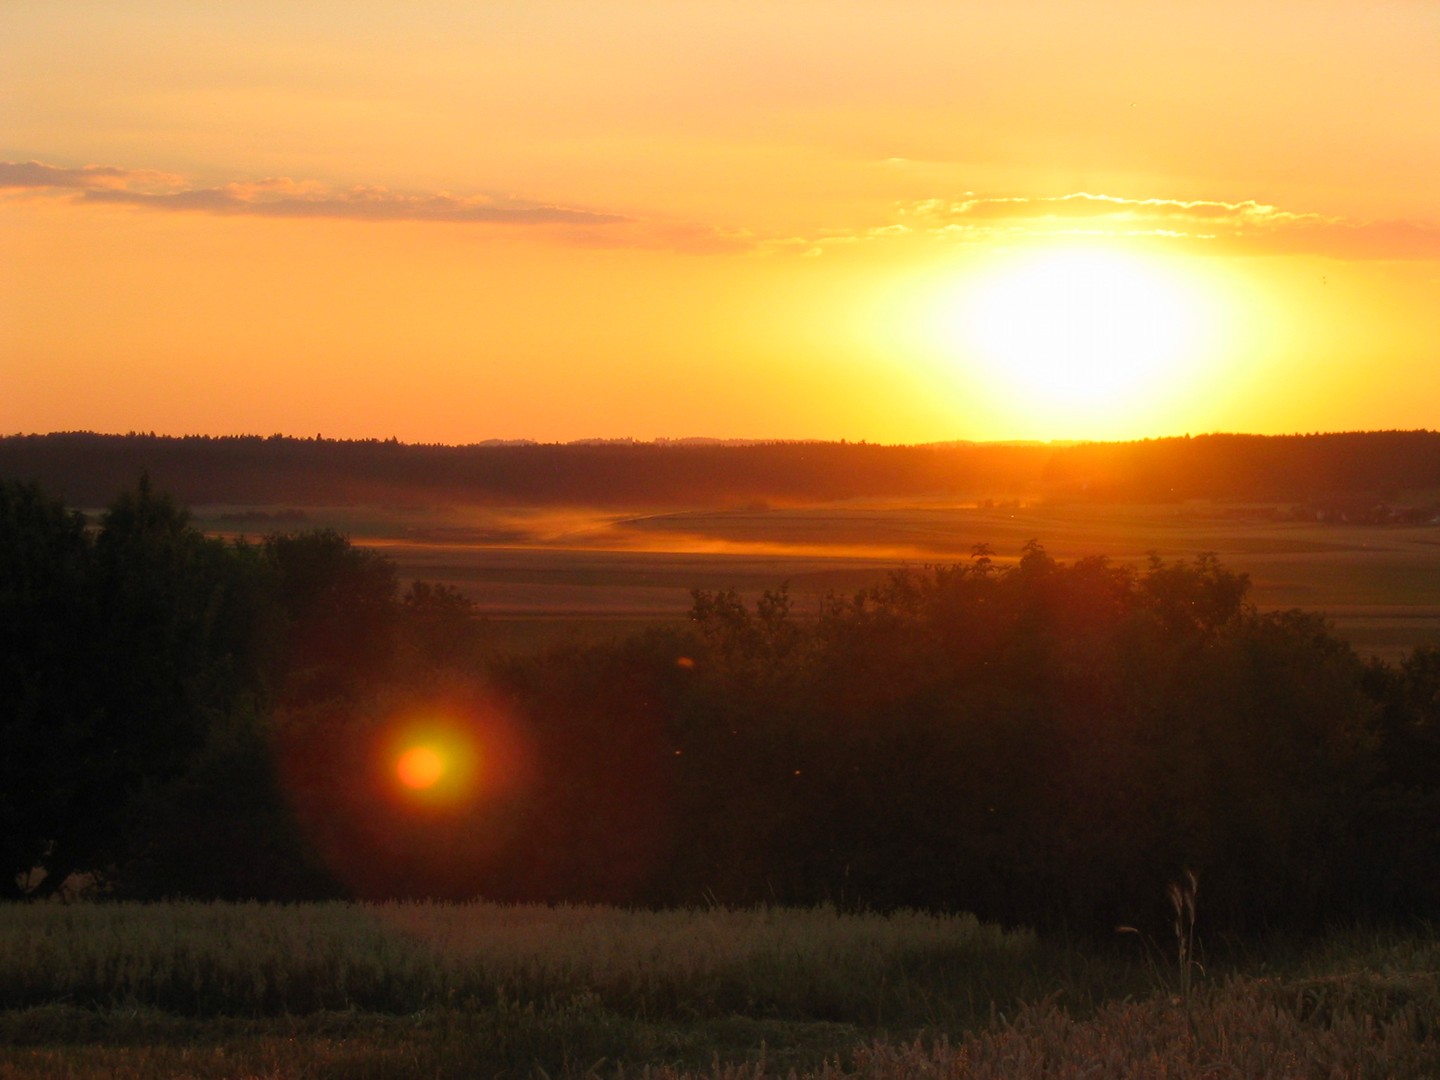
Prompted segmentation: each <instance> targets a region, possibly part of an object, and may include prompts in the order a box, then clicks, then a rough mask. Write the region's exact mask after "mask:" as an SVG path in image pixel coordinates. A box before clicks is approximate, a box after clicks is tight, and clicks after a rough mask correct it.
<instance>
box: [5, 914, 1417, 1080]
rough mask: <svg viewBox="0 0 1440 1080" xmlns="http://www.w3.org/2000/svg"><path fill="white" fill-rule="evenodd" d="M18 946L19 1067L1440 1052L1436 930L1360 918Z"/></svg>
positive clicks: (1198, 1068) (828, 924)
mask: <svg viewBox="0 0 1440 1080" xmlns="http://www.w3.org/2000/svg"><path fill="white" fill-rule="evenodd" d="M0 946H4V947H3V948H0V1076H3V1077H5V1078H6V1080H13V1078H18V1077H26V1078H43V1080H51V1078H54V1077H59V1076H64V1077H71V1078H86V1080H88V1078H91V1077H94V1078H96V1080H99V1078H105V1080H112V1078H115V1077H124V1078H130V1080H168V1078H170V1077H175V1076H187V1077H213V1078H221V1077H224V1078H237V1080H238V1078H242V1077H246V1078H248V1077H260V1076H263V1077H286V1078H295V1077H315V1078H325V1080H334V1078H337V1077H340V1078H346V1077H356V1078H359V1077H366V1078H370V1080H384V1078H396V1080H399V1078H405V1077H427V1078H431V1080H436V1078H446V1080H451V1078H453V1080H462V1078H463V1080H472V1078H475V1077H550V1078H558V1077H590V1076H622V1075H625V1076H635V1075H648V1076H652V1077H681V1076H694V1077H712V1078H715V1080H720V1078H722V1077H728V1078H737V1080H738V1078H747V1080H750V1078H753V1080H761V1078H764V1077H786V1076H797V1077H803V1078H809V1077H830V1078H835V1080H839V1078H842V1077H843V1078H855V1080H862V1078H863V1080H878V1078H882V1077H894V1078H896V1080H899V1078H901V1077H914V1076H924V1077H936V1078H941V1077H943V1078H952V1080H979V1078H989V1077H997V1078H998V1077H1004V1078H1007V1080H1013V1078H1017V1077H1018V1078H1038V1077H1042V1076H1043V1077H1048V1078H1051V1080H1080V1078H1082V1077H1089V1078H1093V1077H1097V1076H1102V1077H1107V1078H1108V1077H1155V1078H1157V1080H1158V1078H1162V1077H1163V1078H1169V1080H1199V1078H1201V1077H1205V1078H1213V1077H1216V1076H1221V1077H1236V1078H1239V1077H1245V1078H1250V1077H1263V1076H1283V1077H1287V1078H1291V1080H1302V1078H1305V1080H1308V1078H1315V1080H1329V1078H1332V1077H1337V1076H1343V1077H1347V1078H1363V1080H1429V1078H1431V1077H1433V1076H1435V1075H1436V1070H1437V1068H1440V1027H1437V1025H1440V975H1437V971H1440V943H1437V941H1436V939H1435V937H1434V935H1433V934H1432V933H1428V932H1419V933H1417V932H1411V933H1408V934H1403V935H1402V934H1393V933H1386V934H1377V933H1369V934H1363V935H1362V934H1357V933H1354V932H1351V933H1348V934H1339V935H1334V936H1331V937H1330V938H1328V939H1327V940H1325V941H1324V942H1323V943H1315V944H1311V945H1309V946H1307V947H1305V948H1302V949H1298V950H1297V949H1293V948H1292V949H1290V950H1286V951H1281V950H1276V949H1273V948H1272V949H1269V950H1266V951H1259V950H1255V949H1252V950H1249V951H1247V953H1246V954H1245V956H1244V963H1243V965H1242V967H1243V970H1237V967H1236V965H1235V964H1234V963H1233V962H1231V963H1226V962H1221V961H1212V962H1211V963H1210V964H1209V966H1208V968H1206V969H1205V970H1203V971H1201V970H1200V969H1198V968H1191V969H1185V968H1182V967H1180V966H1179V965H1178V963H1177V962H1176V960H1175V958H1174V957H1172V958H1170V959H1169V960H1168V961H1167V960H1165V959H1164V958H1161V957H1159V956H1156V957H1155V958H1154V959H1155V961H1156V962H1155V964H1154V965H1153V966H1148V967H1147V966H1146V965H1145V964H1144V963H1143V962H1141V961H1140V957H1139V954H1138V953H1137V952H1134V951H1129V952H1125V951H1116V950H1108V951H1106V952H1097V951H1094V950H1086V949H1081V948H1077V947H1075V946H1073V945H1065V944H1063V943H1058V942H1056V941H1054V940H1050V941H1042V940H1041V939H1038V938H1037V937H1036V936H1035V935H1034V934H1032V933H1029V932H1002V931H1000V930H998V929H996V928H995V927H991V926H984V925H981V924H980V923H978V922H976V920H975V919H974V918H973V917H970V916H948V917H947V916H933V915H921V914H917V913H914V912H901V913H895V914H891V915H886V916H880V915H873V914H872V915H847V914H843V913H840V912H837V911H835V910H834V909H810V910H795V909H786V910H781V909H775V908H764V909H750V910H743V911H733V910H725V909H718V908H717V909H710V910H707V911H693V910H692V911H661V912H637V911H622V910H618V909H615V908H595V907H545V906H540V907H535V906H514V905H489V904H457V905H433V904H384V905H358V904H340V903H329V904H314V905H253V904H249V905H224V904H186V903H168V904H148V905H137V904H103V905H101V904H89V905H87V904H75V905H55V904H42V905H19V904H15V905H9V906H8V907H5V908H0ZM1187 971H1188V973H1189V977H1188V978H1187V977H1185V973H1186V972H1187ZM792 1070H793V1071H792Z"/></svg>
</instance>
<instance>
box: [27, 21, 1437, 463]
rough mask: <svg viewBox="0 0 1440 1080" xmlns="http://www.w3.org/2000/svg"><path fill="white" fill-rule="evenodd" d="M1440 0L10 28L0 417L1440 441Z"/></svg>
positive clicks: (125, 423)
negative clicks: (1438, 371) (1388, 436)
mask: <svg viewBox="0 0 1440 1080" xmlns="http://www.w3.org/2000/svg"><path fill="white" fill-rule="evenodd" d="M1437 40H1440V8H1437V7H1436V6H1434V5H1431V4H1426V3H1420V2H1414V0H1411V2H1390V3H1381V4H1366V5H1356V4H1348V3H1340V2H1337V0H1324V2H1306V3H1303V4H1302V3H1298V2H1278V3H1270V4H1265V5H1262V6H1259V7H1257V6H1255V5H1252V4H1243V5H1242V4H1239V3H1236V2H1233V0H1223V2H1217V3H1210V4H1205V5H1198V4H1195V5H1177V6H1170V5H1167V6H1164V7H1160V6H1157V5H1152V4H1141V3H1136V2H1123V0H1106V2H1103V3H1095V4H1085V5H1072V4H1064V3H1056V2H1036V0H1030V2H1019V3H1010V4H1004V5H978V4H951V3H939V2H931V0H910V2H907V3H904V4H902V5H898V6H897V5H886V6H882V5H877V4H869V3H850V2H840V3H837V2H833V0H830V2H826V3H824V4H821V3H813V2H793V3H780V4H775V3H765V4H760V3H753V2H748V0H747V2H737V3H730V4H725V5H719V4H704V3H696V2H690V0H683V2H657V0H636V2H624V3H621V2H610V3H598V4H597V3H578V2H574V0H553V2H547V3H543V4H537V3H532V2H517V3H487V4H483V5H482V4H472V3H458V2H445V0H425V2H421V3H415V4H408V5H393V4H383V3H378V2H374V0H359V2H347V3H338V2H333V0H316V2H313V3H307V4H305V5H300V6H296V5H289V4H278V3H269V2H265V3H250V4H242V5H193V4H181V3H177V2H174V0H149V2H145V3H134V4H125V5H118V6H117V5H110V4H101V3H94V2H86V0H56V2H53V3H47V4H43V5H41V4H10V5H6V6H5V7H4V9H3V10H0V115H3V116H4V118H5V122H4V124H3V134H0V238H3V239H0V243H3V245H4V253H5V255H4V258H3V259H0V325H3V327H4V330H3V337H0V384H3V393H0V431H6V432H17V431H21V432H43V431H56V430H95V431H117V432H123V431H129V430H142V431H148V430H154V431H156V432H159V433H161V434H184V433H196V432H198V433H209V434H228V433H247V432H248V433H259V434H269V433H271V432H281V433H285V434H291V435H313V434H315V433H316V432H317V431H320V432H323V433H324V434H325V435H327V436H330V437H341V438H350V437H382V438H383V437H388V436H397V437H399V438H400V439H401V440H403V441H412V442H450V443H468V442H474V441H478V440H482V439H487V438H533V439H539V440H569V439H575V438H583V437H589V436H607V437H615V436H637V437H640V438H651V437H655V436H687V435H717V436H727V437H745V438H755V437H758V438H823V439H840V438H848V439H852V440H856V439H869V440H872V441H888V442H925V441H932V440H942V439H956V438H964V439H980V440H990V439H1077V438H1079V439H1124V438H1136V437H1146V436H1158V435H1170V434H1183V433H1184V432H1186V431H1196V432H1199V431H1215V430H1227V431H1247V432H1256V433H1277V432H1289V431H1314V430H1346V429H1348V430H1355V429H1380V428H1384V429H1390V428H1416V427H1428V426H1433V424H1434V418H1435V416H1436V415H1437V412H1440V380H1436V379H1435V378H1434V376H1433V370H1434V362H1435V360H1436V358H1437V350H1436V345H1437V341H1436V337H1437V335H1436V323H1435V319H1434V312H1435V311H1437V310H1440V194H1437V191H1440V188H1437V186H1436V185H1435V183H1433V180H1434V178H1435V177H1436V176H1437V175H1440V125H1436V124H1435V123H1434V103H1435V102H1436V101H1437V100H1440V66H1437V65H1436V64H1435V63H1434V43H1435V42H1436V41H1437Z"/></svg>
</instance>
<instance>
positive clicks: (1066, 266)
mask: <svg viewBox="0 0 1440 1080" xmlns="http://www.w3.org/2000/svg"><path fill="white" fill-rule="evenodd" d="M937 302H938V303H939V304H940V305H942V310H941V311H940V312H939V315H938V317H937V319H936V332H937V334H938V335H939V336H940V337H941V339H942V341H943V343H944V347H945V348H946V349H947V350H948V351H950V352H952V353H953V355H954V357H955V359H956V361H957V362H962V363H964V364H966V365H967V369H968V370H969V371H971V372H972V373H973V374H974V376H975V378H976V379H977V381H978V382H979V383H981V384H982V385H984V386H986V387H987V388H988V390H989V391H990V393H991V394H992V395H993V396H994V397H996V398H997V399H998V400H1000V401H1002V402H1004V403H1005V405H1006V406H1008V408H1010V409H1011V410H1013V411H1016V412H1030V413H1032V414H1041V415H1045V416H1047V417H1049V418H1050V419H1051V420H1052V422H1053V423H1054V424H1055V426H1057V427H1074V426H1075V425H1082V426H1088V425H1099V426H1100V427H1101V428H1102V430H1101V431H1099V432H1094V433H1095V434H1101V435H1103V434H1104V433H1105V432H1104V431H1103V428H1104V426H1105V425H1108V424H1123V423H1124V422H1125V421H1126V419H1127V418H1128V417H1131V416H1133V415H1135V414H1137V413H1144V412H1146V411H1147V410H1159V409H1161V408H1163V406H1164V404H1165V403H1166V402H1167V401H1168V400H1171V399H1173V398H1175V397H1176V396H1179V395H1182V394H1184V393H1185V392H1186V391H1187V388H1188V387H1189V385H1190V384H1191V383H1192V382H1193V381H1194V380H1195V379H1196V377H1197V376H1198V375H1199V374H1200V373H1201V371H1202V369H1203V367H1204V366H1205V364H1206V362H1207V361H1208V360H1212V359H1213V358H1214V356H1215V354H1216V351H1217V347H1218V345H1219V341H1220V339H1221V338H1222V337H1223V334H1222V333H1221V327H1222V324H1223V322H1224V318H1223V315H1222V313H1221V312H1220V311H1219V310H1218V307H1219V305H1218V301H1217V298H1216V297H1215V296H1213V295H1212V294H1209V293H1208V292H1207V291H1206V290H1205V289H1204V288H1203V287H1202V286H1201V284H1200V282H1199V280H1198V278H1197V279H1195V280H1188V279H1187V278H1186V277H1185V276H1183V275H1182V273H1181V272H1179V271H1178V270H1177V269H1176V268H1175V267H1173V266H1171V265H1169V264H1167V263H1166V262H1164V261H1162V260H1160V259H1158V258H1145V257H1142V256H1139V255H1135V254H1131V253H1128V252H1124V251H1120V250H1111V249H1105V248H1099V247H1062V248H1052V249H1047V250H1044V251H1028V252H1024V253H1021V254H1017V255H1013V256H1010V257H1008V258H1006V259H1004V260H1002V261H1000V262H999V263H998V264H995V265H992V266H991V267H990V268H989V269H988V270H987V271H985V272H983V273H978V274H976V275H975V276H974V277H973V278H971V279H970V280H969V281H968V282H967V284H966V286H965V287H964V288H962V289H959V290H950V291H947V292H946V293H945V294H942V296H941V297H940V298H939V300H938V301H937Z"/></svg>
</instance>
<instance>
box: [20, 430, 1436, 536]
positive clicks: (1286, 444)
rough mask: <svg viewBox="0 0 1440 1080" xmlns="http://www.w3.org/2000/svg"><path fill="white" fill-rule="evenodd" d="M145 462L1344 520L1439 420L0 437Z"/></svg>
mask: <svg viewBox="0 0 1440 1080" xmlns="http://www.w3.org/2000/svg"><path fill="white" fill-rule="evenodd" d="M142 470H145V471H148V472H149V474H150V475H151V476H152V477H153V478H154V479H155V481H156V483H157V484H158V485H159V486H160V487H162V488H163V489H164V490H166V491H169V492H172V493H174V494H175V495H176V496H177V497H179V498H181V499H182V500H184V501H186V502H188V503H190V504H191V505H200V504H212V503H222V504H223V503H228V504H237V505H253V504H269V503H285V504H289V505H292V506H296V505H298V506H317V505H318V506H335V505H352V504H357V503H368V504H372V505H385V504H393V503H403V504H407V505H415V504H417V503H418V504H431V503H442V504H449V505H472V506H473V505H484V506H514V505H519V506H544V505H557V504H558V505H565V506H585V507H615V506H618V507H624V508H627V509H633V508H635V507H676V506H679V507H696V506H704V507H714V506H723V505H726V504H727V503H739V504H748V503H763V502H774V503H777V504H787V503H813V502H826V501H833V500H836V499H850V498H861V497H868V498H908V497H915V496H922V495H940V496H949V497H954V498H966V499H984V498H1012V497H1015V496H1022V495H1023V496H1025V497H1029V498H1050V499H1065V500H1072V499H1073V500H1123V501H1142V502H1171V501H1175V500H1181V499H1241V500H1247V499H1248V500H1262V501H1279V502H1289V503H1297V504H1309V505H1311V506H1312V507H1313V508H1314V509H1315V510H1317V511H1319V512H1323V513H1334V514H1336V515H1342V514H1343V515H1347V516H1348V515H1352V514H1354V513H1360V514H1366V513H1370V512H1372V511H1373V510H1374V508H1375V507H1376V505H1377V504H1379V503H1387V502H1393V501H1395V500H1396V499H1402V498H1403V499H1413V498H1415V497H1417V495H1418V497H1419V498H1420V500H1421V508H1423V509H1429V510H1434V509H1435V508H1436V507H1435V503H1434V501H1433V500H1434V499H1435V496H1436V489H1440V432H1433V431H1372V432H1340V433H1332V434H1312V435H1284V436H1259V435H1226V434H1214V435H1198V436H1196V437H1194V438H1191V437H1190V436H1188V435H1187V436H1185V437H1183V438H1164V439H1146V440H1143V441H1139V442H1115V443H1080V444H1073V445H1068V444H1036V443H1031V444H1006V443H943V444H932V445H926V446H882V445H872V444H867V443H845V442H768V443H754V444H742V445H732V444H712V443H706V442H703V441H698V440H697V441H683V442H679V443H663V444H653V443H636V442H631V441H628V440H616V441H615V442H610V443H602V444H595V443H580V444H565V445H561V444H527V445H500V446H496V445H483V444H482V445H475V446H437V445H413V444H406V443H400V442H397V441H396V440H394V439H388V440H379V439H368V440H343V439H325V438H322V437H320V436H318V435H317V436H316V437H315V438H313V439H297V438H291V437H287V436H280V435H274V436H270V437H268V438H262V437H259V436H225V437H212V436H187V437H184V438H173V437H167V436H156V435H153V434H151V435H143V434H135V433H131V434H129V435H98V434H94V433H91V432H67V433H58V434H51V435H11V436H6V437H0V476H19V477H25V478H27V479H33V480H38V481H39V482H41V483H42V484H44V485H45V487H46V489H47V490H49V491H51V492H54V493H56V494H58V495H62V496H64V498H65V499H66V500H67V501H68V502H69V503H70V504H71V505H73V506H87V507H94V506H102V505H104V504H105V503H107V502H108V501H109V500H110V498H111V497H112V496H113V495H114V493H115V492H116V491H119V490H120V489H121V488H122V487H124V486H125V485H126V484H129V483H131V482H133V480H134V478H135V477H136V476H138V475H139V474H140V473H141V471H142ZM1410 508H1411V509H1414V506H1413V504H1411V507H1410Z"/></svg>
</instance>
